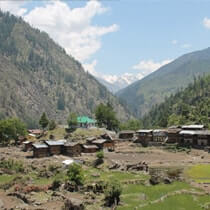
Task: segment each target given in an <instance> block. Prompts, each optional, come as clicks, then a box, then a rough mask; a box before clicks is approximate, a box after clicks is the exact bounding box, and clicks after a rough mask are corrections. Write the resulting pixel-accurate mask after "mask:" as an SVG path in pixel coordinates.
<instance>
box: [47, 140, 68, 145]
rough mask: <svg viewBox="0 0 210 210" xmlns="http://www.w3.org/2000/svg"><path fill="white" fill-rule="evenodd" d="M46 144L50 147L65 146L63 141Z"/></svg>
mask: <svg viewBox="0 0 210 210" xmlns="http://www.w3.org/2000/svg"><path fill="white" fill-rule="evenodd" d="M45 143H46V144H47V145H49V146H62V145H64V142H63V141H45Z"/></svg>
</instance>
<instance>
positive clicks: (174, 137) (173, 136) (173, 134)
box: [166, 128, 181, 143]
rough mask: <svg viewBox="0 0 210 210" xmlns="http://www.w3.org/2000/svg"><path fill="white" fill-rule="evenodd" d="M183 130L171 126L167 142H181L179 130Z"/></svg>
mask: <svg viewBox="0 0 210 210" xmlns="http://www.w3.org/2000/svg"><path fill="white" fill-rule="evenodd" d="M180 131H181V129H178V128H175V129H172V128H169V129H168V130H167V131H166V132H167V136H168V139H167V143H178V142H179V132H180Z"/></svg>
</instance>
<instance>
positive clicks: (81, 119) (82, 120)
mask: <svg viewBox="0 0 210 210" xmlns="http://www.w3.org/2000/svg"><path fill="white" fill-rule="evenodd" d="M77 122H78V123H96V120H94V119H91V118H89V117H87V116H79V117H77Z"/></svg>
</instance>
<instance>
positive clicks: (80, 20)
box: [0, 0, 210, 79]
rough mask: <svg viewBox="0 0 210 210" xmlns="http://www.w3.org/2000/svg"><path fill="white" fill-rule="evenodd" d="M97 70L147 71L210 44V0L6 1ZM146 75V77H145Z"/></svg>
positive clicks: (99, 72) (6, 7)
mask: <svg viewBox="0 0 210 210" xmlns="http://www.w3.org/2000/svg"><path fill="white" fill-rule="evenodd" d="M0 8H1V9H2V10H8V11H10V12H12V13H13V14H16V15H21V16H22V17H23V18H24V19H25V20H26V21H27V22H29V23H30V24H31V25H32V26H34V27H37V28H39V29H41V30H43V31H46V32H47V33H49V35H50V36H51V37H52V38H53V39H54V40H55V41H56V42H57V43H59V44H60V45H61V46H62V47H64V48H65V49H66V51H67V52H68V53H69V54H71V55H73V56H74V57H75V58H76V59H78V60H79V61H80V62H82V63H83V65H84V67H85V68H86V69H89V71H91V72H92V73H93V74H95V75H98V76H100V75H103V76H107V78H108V77H109V78H110V79H112V76H110V75H117V76H118V75H122V74H124V73H131V74H132V73H134V74H140V75H141V74H142V75H146V74H148V73H150V72H152V71H154V70H156V69H157V68H159V67H160V66H161V65H163V64H166V63H168V62H169V61H171V60H173V59H175V58H177V57H179V56H181V55H183V54H185V53H188V52H191V51H195V50H200V49H203V48H207V47H209V46H210V0H188V1H187V0H173V1H169V0H105V1H84V0H83V1H78V0H74V1H58V0H57V1H53V0H51V1H41V0H40V1H15V0H13V1H11V2H10V1H0ZM140 77H141V76H140Z"/></svg>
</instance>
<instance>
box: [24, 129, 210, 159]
mask: <svg viewBox="0 0 210 210" xmlns="http://www.w3.org/2000/svg"><path fill="white" fill-rule="evenodd" d="M34 132H35V133H34ZM32 134H34V135H39V131H38V130H35V131H33V132H32ZM125 140H127V141H133V142H134V143H141V144H142V146H161V145H163V144H165V143H177V144H179V145H182V146H191V147H194V148H205V149H206V148H207V149H208V150H209V151H210V130H206V129H205V127H204V125H185V126H172V127H170V128H168V129H155V130H151V129H144V130H143V129H142V130H138V131H121V132H119V133H118V136H113V135H111V134H109V133H108V132H107V133H105V134H103V135H101V136H100V137H99V138H96V137H89V138H87V139H86V142H85V143H79V142H69V141H67V140H65V139H64V140H45V141H42V142H41V143H33V141H25V142H23V144H24V150H25V151H27V150H33V157H47V156H51V155H59V154H63V155H66V156H71V157H73V156H79V155H81V153H95V152H97V151H98V150H107V151H114V150H115V144H116V142H118V141H125Z"/></svg>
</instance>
